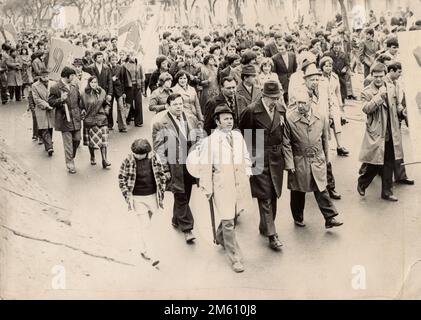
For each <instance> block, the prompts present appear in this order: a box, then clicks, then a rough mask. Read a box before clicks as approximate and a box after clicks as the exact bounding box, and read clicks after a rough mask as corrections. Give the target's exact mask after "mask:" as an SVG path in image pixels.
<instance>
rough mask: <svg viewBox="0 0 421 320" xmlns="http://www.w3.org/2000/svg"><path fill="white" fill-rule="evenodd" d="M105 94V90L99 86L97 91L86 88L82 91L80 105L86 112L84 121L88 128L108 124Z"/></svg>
mask: <svg viewBox="0 0 421 320" xmlns="http://www.w3.org/2000/svg"><path fill="white" fill-rule="evenodd" d="M105 95H106V93H105V90H104V89H102V88H101V87H98V89H97V91H93V90H88V91H86V90H85V92H83V93H82V96H81V105H80V107H81V109H82V110H85V112H86V114H85V120H84V121H83V123H84V125H85V127H86V128H90V127H94V126H98V127H103V126H106V125H107V124H108V120H107V111H108V108H107V107H106V101H105Z"/></svg>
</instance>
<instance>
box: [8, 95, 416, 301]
mask: <svg viewBox="0 0 421 320" xmlns="http://www.w3.org/2000/svg"><path fill="white" fill-rule="evenodd" d="M25 109H26V106H25V105H24V103H21V104H16V103H11V104H8V105H6V106H0V136H1V137H2V138H4V139H5V140H6V143H7V144H8V145H9V147H10V148H11V150H12V152H13V154H14V155H15V156H16V157H17V158H18V159H20V161H21V162H22V163H23V164H24V165H25V166H26V167H27V168H29V170H31V171H32V172H35V174H36V175H38V177H39V179H40V181H41V183H42V184H43V186H45V187H46V188H47V189H48V190H50V191H51V192H52V193H54V195H55V196H56V197H57V199H59V200H60V201H61V203H62V205H63V206H65V207H66V208H69V209H71V214H70V216H69V219H70V220H71V222H72V226H71V227H69V228H67V229H65V230H64V229H63V230H62V229H60V230H62V231H60V230H56V231H57V232H56V233H55V236H56V237H60V235H61V237H62V238H63V239H62V240H63V241H64V242H65V243H67V244H68V245H74V246H76V247H77V248H80V249H83V250H86V251H89V252H93V253H96V254H98V255H106V256H107V257H112V258H113V259H117V260H119V261H123V262H127V263H128V264H129V265H127V266H126V265H121V264H118V263H113V262H110V261H105V260H104V259H98V258H95V257H89V256H87V255H86V254H83V253H80V252H78V251H75V250H70V249H69V248H66V247H63V246H62V247H56V246H53V245H48V244H47V245H46V244H45V243H40V242H30V240H28V239H19V240H16V243H17V245H16V248H19V250H20V251H19V252H17V253H15V254H14V256H13V259H15V260H13V261H18V262H16V265H13V266H12V265H9V267H10V270H9V269H8V272H9V273H10V274H13V275H15V276H16V277H18V279H16V283H14V284H9V286H10V292H11V293H10V296H12V297H13V296H16V295H19V294H20V295H21V294H26V295H27V296H28V297H29V296H33V295H36V296H38V297H58V298H60V297H75V296H77V297H116V296H119V297H126V298H142V297H143V298H146V297H150V298H158V297H159V298H262V299H263V298H277V299H279V298H306V297H307V298H350V299H356V298H367V297H375V298H386V299H390V298H396V297H399V296H405V297H418V298H420V297H421V291H420V289H419V286H418V285H417V283H418V284H419V283H420V282H419V279H420V273H419V270H420V265H419V264H416V263H415V262H416V261H417V259H418V257H421V241H420V237H419V230H420V220H419V218H418V216H419V214H418V213H419V209H418V208H419V206H418V204H419V203H418V199H417V195H419V194H420V188H421V187H420V186H421V172H420V170H417V169H418V168H417V167H415V166H413V167H410V168H408V173H409V175H410V176H411V178H414V179H416V181H417V183H416V185H415V186H412V187H411V186H398V187H396V190H395V194H396V195H397V196H398V197H399V200H400V201H399V202H397V203H388V202H385V201H383V200H381V199H380V181H379V180H378V179H376V180H375V181H374V183H373V185H372V186H371V187H370V189H368V191H367V195H366V197H364V198H361V197H360V196H359V195H358V194H357V192H356V179H357V172H358V168H359V165H360V164H359V162H358V152H359V147H360V143H361V139H362V135H363V132H364V122H363V120H364V117H363V115H362V113H361V106H360V105H359V104H356V103H353V104H349V105H348V106H347V107H346V108H345V111H346V113H347V114H348V115H349V117H350V119H351V120H350V123H349V124H348V125H347V126H346V127H345V128H344V142H345V145H346V146H347V147H348V149H349V150H350V151H351V154H350V156H349V157H347V158H339V157H337V156H336V154H335V153H334V147H333V143H332V147H331V149H332V156H331V157H332V163H333V170H334V174H335V177H336V180H337V190H338V191H339V192H340V193H342V195H343V199H342V200H340V201H336V202H335V204H336V205H337V208H338V209H339V212H340V217H339V218H340V220H342V221H343V222H344V226H343V227H341V228H337V229H334V230H332V231H326V230H325V228H324V223H323V219H322V215H321V214H320V212H319V211H318V209H317V206H316V202H315V200H314V198H313V196H312V195H311V194H309V195H308V196H307V207H306V211H305V220H306V223H307V227H306V228H304V229H297V228H296V227H294V225H293V223H292V218H291V215H290V211H289V192H288V190H286V188H284V191H283V195H282V197H281V199H280V200H279V204H278V217H277V220H276V225H277V228H278V232H279V235H280V239H281V241H282V242H283V243H284V247H283V250H282V252H280V253H276V252H273V251H271V250H270V249H269V248H268V247H267V242H266V239H264V238H262V237H261V236H260V235H259V233H258V229H257V226H258V213H257V211H256V212H252V213H249V214H247V215H242V216H241V219H240V223H239V225H238V229H237V234H238V241H239V243H240V246H241V248H242V251H243V254H244V258H245V267H246V271H245V272H244V273H242V274H235V273H234V272H233V271H232V270H231V269H230V267H229V264H228V261H227V259H226V257H225V255H224V252H223V250H222V249H221V248H219V247H215V246H214V245H213V243H212V239H211V225H210V218H209V210H208V205H207V202H206V200H205V198H204V196H203V195H202V194H201V193H200V192H199V191H198V190H197V189H195V190H193V196H192V211H193V214H194V217H195V233H196V236H197V241H196V244H195V245H190V246H189V245H186V244H185V242H184V239H183V235H182V234H181V233H180V232H178V231H175V230H174V229H173V228H172V227H171V224H170V219H171V208H172V196H171V194H167V195H166V210H165V211H164V212H160V213H159V214H158V215H157V216H156V217H154V220H153V225H152V236H151V241H150V242H151V243H152V246H153V248H154V249H155V251H156V252H157V254H158V255H159V258H160V260H161V263H160V270H155V269H153V268H152V267H151V266H149V265H147V264H146V263H145V262H144V261H142V259H141V258H139V255H138V247H137V238H136V234H137V229H136V221H135V220H133V219H134V218H133V217H131V216H129V215H128V214H127V212H126V211H125V205H124V201H123V198H122V196H121V194H120V191H119V188H118V184H117V174H118V167H119V164H120V163H121V160H122V159H123V158H124V156H125V155H126V154H127V153H129V150H130V144H131V142H132V141H133V140H134V139H135V138H137V137H149V130H150V128H149V126H148V125H145V126H144V127H142V128H130V130H129V132H128V133H126V134H121V133H119V132H118V131H114V132H112V133H111V137H110V150H109V158H110V160H111V162H112V166H111V169H110V170H103V169H102V168H101V167H100V166H99V165H97V166H95V167H94V166H91V165H90V164H89V152H88V150H87V149H86V147H81V148H80V150H79V151H78V155H77V159H76V166H77V170H78V173H77V174H76V175H69V174H68V173H67V171H66V169H65V164H64V156H63V146H62V142H61V135H60V134H59V133H56V132H55V133H54V143H55V153H54V156H53V157H52V158H48V157H47V155H46V153H45V151H44V150H43V147H42V146H38V145H37V144H36V143H34V142H32V141H31V119H30V118H29V117H27V116H25ZM151 117H152V114H151V113H150V112H149V111H145V114H144V118H145V123H146V124H148V123H149V122H150V119H151ZM402 133H403V137H404V144H405V152H406V155H407V157H410V154H411V147H410V145H409V139H408V130H407V129H406V128H403V130H402ZM98 158H99V155H98ZM8 214H9V215H13V214H14V213H12V212H9V213H8ZM25 223H26V224H29V225H31V227H32V229H34V230H35V229H36V228H38V229H39V230H44V229H45V228H46V227H45V228H44V229H43V228H42V226H41V225H39V226H38V224H40V222H39V221H32V220H30V221H25ZM39 232H40V234H42V235H43V236H44V237H45V238H48V237H49V236H50V233H51V234H54V232H52V231H51V230H50V229H49V230H45V231H39ZM75 237H77V239H78V240H77V244H74V243H69V242H72V241H76V240H74V239H75ZM28 250H30V252H27V251H28ZM11 255H12V253H11ZM11 260H12V258H11ZM56 264H59V265H63V266H65V268H66V275H67V281H66V290H61V291H57V290H51V285H50V283H51V272H50V269H51V266H53V265H56ZM411 265H413V267H412V268H411ZM358 266H362V267H363V268H364V270H365V276H366V288H365V290H356V289H355V288H353V286H352V283H355V281H356V280H355V279H356V277H358V276H361V275H362V273H361V272H360V273H358V274H357V273H355V274H353V272H357V271H359V270H361V269H360V267H358ZM410 270H411V272H410ZM358 279H361V278H358ZM358 279H357V280H358ZM404 283H405V286H404V290H403V291H402V285H403V284H404Z"/></svg>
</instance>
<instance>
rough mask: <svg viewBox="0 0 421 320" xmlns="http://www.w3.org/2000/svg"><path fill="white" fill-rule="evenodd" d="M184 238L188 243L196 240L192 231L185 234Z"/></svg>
mask: <svg viewBox="0 0 421 320" xmlns="http://www.w3.org/2000/svg"><path fill="white" fill-rule="evenodd" d="M184 238H185V239H186V242H187V243H193V242H194V240H196V237H195V236H194V235H193V233H192V232H191V231H186V232H184Z"/></svg>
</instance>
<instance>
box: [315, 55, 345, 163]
mask: <svg viewBox="0 0 421 320" xmlns="http://www.w3.org/2000/svg"><path fill="white" fill-rule="evenodd" d="M319 66H320V70H321V71H322V73H323V75H322V77H320V81H319V90H327V96H328V104H329V108H328V117H329V124H330V127H331V128H332V129H333V134H334V136H335V140H336V145H337V148H336V151H337V153H338V155H339V156H347V155H348V154H349V151H348V150H347V149H346V148H345V147H344V146H343V145H342V136H341V133H342V118H343V112H342V111H341V108H342V106H343V102H342V98H341V89H340V84H339V77H338V75H337V74H336V73H334V72H332V70H333V60H332V58H331V57H329V56H325V57H323V58H322V59H321V60H320V64H319Z"/></svg>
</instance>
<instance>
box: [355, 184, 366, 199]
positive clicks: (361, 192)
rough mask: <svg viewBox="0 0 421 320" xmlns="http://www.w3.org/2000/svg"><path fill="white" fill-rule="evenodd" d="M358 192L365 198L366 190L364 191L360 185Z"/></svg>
mask: <svg viewBox="0 0 421 320" xmlns="http://www.w3.org/2000/svg"><path fill="white" fill-rule="evenodd" d="M357 191H358V193H359V194H360V196H361V197H364V196H365V190H364V189H363V187H361V185H360V184H359V183H358V184H357Z"/></svg>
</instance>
